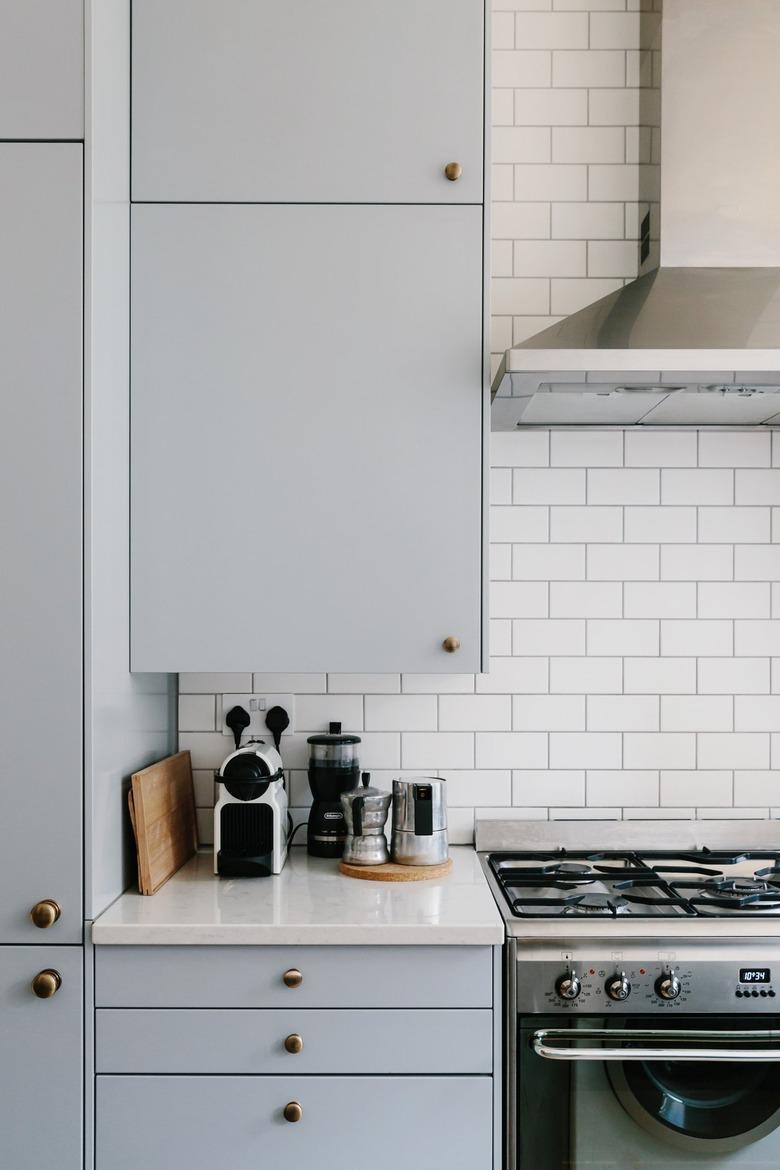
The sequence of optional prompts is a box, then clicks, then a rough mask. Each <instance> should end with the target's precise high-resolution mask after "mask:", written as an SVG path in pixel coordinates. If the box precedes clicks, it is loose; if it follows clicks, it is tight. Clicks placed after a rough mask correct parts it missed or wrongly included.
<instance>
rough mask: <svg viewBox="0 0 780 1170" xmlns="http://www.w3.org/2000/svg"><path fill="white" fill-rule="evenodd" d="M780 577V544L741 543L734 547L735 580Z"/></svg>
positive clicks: (774, 579)
mask: <svg viewBox="0 0 780 1170" xmlns="http://www.w3.org/2000/svg"><path fill="white" fill-rule="evenodd" d="M778 579H780V545H777V544H739V545H737V546H736V547H735V549H734V580H735V581H777V580H778Z"/></svg>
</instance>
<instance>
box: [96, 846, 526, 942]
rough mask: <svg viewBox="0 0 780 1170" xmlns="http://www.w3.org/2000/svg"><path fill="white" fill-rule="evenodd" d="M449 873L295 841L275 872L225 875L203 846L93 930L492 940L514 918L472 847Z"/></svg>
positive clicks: (112, 935) (123, 936) (264, 938)
mask: <svg viewBox="0 0 780 1170" xmlns="http://www.w3.org/2000/svg"><path fill="white" fill-rule="evenodd" d="M450 854H451V856H452V859H453V863H454V864H453V867H452V870H451V872H450V873H449V874H447V876H446V877H443V878H439V879H434V880H427V881H421V882H373V881H365V880H358V879H356V878H349V877H344V876H343V875H342V874H340V873H339V870H338V862H337V861H328V860H324V859H321V858H316V857H309V856H308V855H307V854H306V852H305V851H304V850H303V849H300V848H294V849H292V850H291V853H290V857H289V859H288V861H287V864H286V865H285V867H284V869H283V870H282V872H281V873H280V874H278V875H276V876H275V877H269V878H217V877H215V876H214V873H213V872H212V854H211V852H208V853H200V854H198V856H197V857H194V858H193V859H192V861H189V862H188V863H187V864H186V865H185V866H183V868H182V869H180V870H179V872H178V873H177V874H175V875H174V876H173V877H172V878H171V879H170V881H168V882H167V883H166V884H165V885H164V886H163V887H162V889H160V890H158V892H157V893H156V894H153V895H152V896H151V897H141V895H140V894H138V893H126V894H123V895H122V896H121V897H120V898H118V899H117V901H116V902H114V903H113V905H112V906H110V907H109V908H108V910H106V912H105V913H104V914H102V915H101V917H100V918H98V919H97V921H96V922H95V923H94V925H93V927H92V939H93V942H94V943H96V944H98V945H106V944H112V945H116V944H122V945H127V944H135V945H143V946H148V945H149V944H166V945H171V944H174V945H185V946H186V945H191V946H192V945H203V944H214V945H220V946H222V945H227V946H237V945H242V946H246V945H253V944H262V945H263V946H268V945H275V944H278V945H294V944H306V945H317V944H321V945H334V944H345V945H356V944H357V945H365V944H384V945H398V944H401V945H409V944H417V945H425V946H428V945H430V944H446V945H449V946H453V945H455V946H492V945H494V944H500V943H502V942H503V941H504V923H503V921H502V918H501V915H500V914H499V912H498V908H497V906H496V904H495V901H494V899H493V895H492V894H491V892H490V889H489V887H488V884H487V881H486V879H485V876H484V874H483V872H482V869H481V866H480V864H479V859H478V857H477V854H476V853H475V852H474V850H473V849H471V848H470V847H468V846H465V845H460V846H455V847H453V848H452V849H451V850H450Z"/></svg>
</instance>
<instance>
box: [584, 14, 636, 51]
mask: <svg viewBox="0 0 780 1170" xmlns="http://www.w3.org/2000/svg"><path fill="white" fill-rule="evenodd" d="M641 19H642V18H641V17H640V15H639V13H638V12H592V13H591V17H590V44H591V46H592V47H593V48H594V49H638V48H639V47H640V45H641V43H642V42H641V41H640V32H639V30H640V20H641Z"/></svg>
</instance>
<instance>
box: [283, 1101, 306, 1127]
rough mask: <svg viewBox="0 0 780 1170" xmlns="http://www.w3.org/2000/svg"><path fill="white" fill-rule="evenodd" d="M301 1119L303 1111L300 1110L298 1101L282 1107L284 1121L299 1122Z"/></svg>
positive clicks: (289, 1102)
mask: <svg viewBox="0 0 780 1170" xmlns="http://www.w3.org/2000/svg"><path fill="white" fill-rule="evenodd" d="M302 1117H303V1110H302V1109H301V1106H300V1102H299V1101H288V1102H287V1104H286V1105H285V1107H284V1120H285V1121H293V1122H294V1121H300V1120H301V1118H302Z"/></svg>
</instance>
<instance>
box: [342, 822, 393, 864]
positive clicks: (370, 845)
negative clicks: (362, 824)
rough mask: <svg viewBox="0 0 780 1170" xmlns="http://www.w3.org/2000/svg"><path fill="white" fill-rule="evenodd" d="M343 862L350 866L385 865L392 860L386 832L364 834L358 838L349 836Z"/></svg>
mask: <svg viewBox="0 0 780 1170" xmlns="http://www.w3.org/2000/svg"><path fill="white" fill-rule="evenodd" d="M343 860H344V861H346V862H348V863H349V864H350V865H384V864H385V862H386V861H389V860H390V850H389V848H388V845H387V838H386V837H385V834H384V831H383V830H381V829H380V831H379V832H378V833H364V834H362V835H361V836H359V837H356V836H355V835H354V834H353V833H349V834H348V835H347V839H346V841H345V842H344V854H343Z"/></svg>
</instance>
